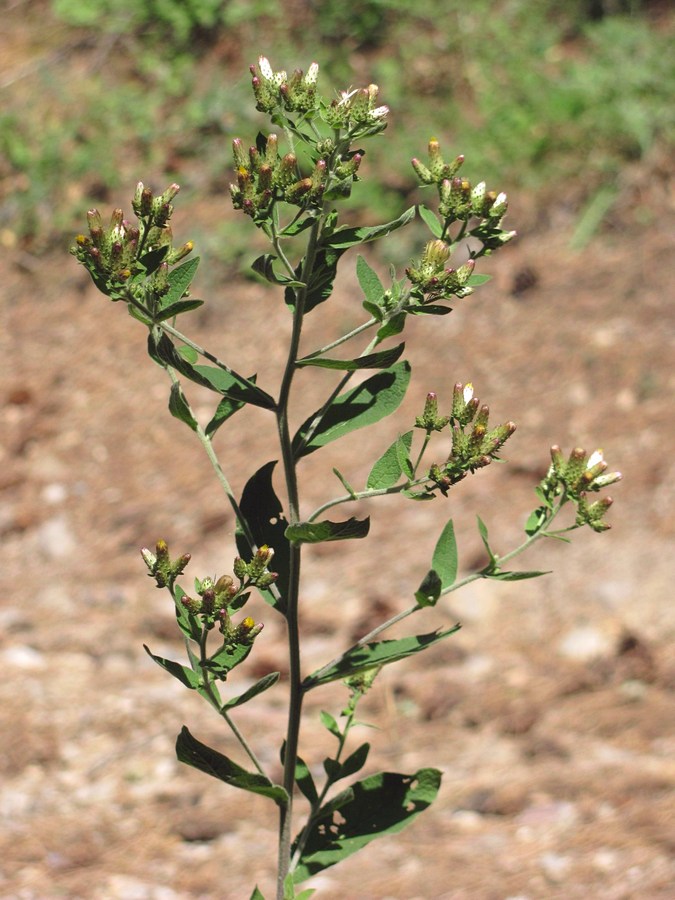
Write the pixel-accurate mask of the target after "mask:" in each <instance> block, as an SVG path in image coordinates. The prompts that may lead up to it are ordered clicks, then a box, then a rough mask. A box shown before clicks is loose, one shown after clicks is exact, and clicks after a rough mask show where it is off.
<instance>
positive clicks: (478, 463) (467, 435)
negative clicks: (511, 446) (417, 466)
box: [429, 383, 516, 495]
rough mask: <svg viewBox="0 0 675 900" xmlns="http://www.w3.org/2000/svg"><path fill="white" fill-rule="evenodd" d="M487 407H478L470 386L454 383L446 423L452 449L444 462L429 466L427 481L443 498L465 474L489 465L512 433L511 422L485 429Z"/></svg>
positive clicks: (478, 404) (487, 415)
mask: <svg viewBox="0 0 675 900" xmlns="http://www.w3.org/2000/svg"><path fill="white" fill-rule="evenodd" d="M489 415H490V408H489V406H486V405H483V406H481V405H480V401H479V400H478V398H477V397H474V395H473V385H472V384H470V383H468V384H466V385H462V384H459V383H458V384H456V385H455V387H454V390H453V401H452V412H451V414H450V416H449V417H448V418H449V422H450V426H451V429H452V450H451V452H450V455H449V456H448V458H447V460H446V462H445V463H444V464H443V465H442V466H441V465H433V466H431V469H430V470H429V478H430V479H431V480H432V481H433V482H434V484H435V485H436V486H437V487H438V488H440V490H441V493H442V494H444V495H447V492H448V489H449V488H450V487H451V486H452V485H453V484H457V482H458V481H461V480H462V479H463V478H465V477H466V475H467V474H468V473H469V472H475V471H476V469H482V468H484V467H485V466H489V465H490V463H491V462H492V460H493V459H499V457H498V453H499V451H500V450H501V448H502V446H503V445H504V444H505V443H506V441H507V440H508V439H509V438H510V437H511V435H512V434H513V432H514V431H515V430H516V426H515V424H514V423H513V422H505V423H504V424H503V425H498V426H497V427H496V428H492V429H490V428H488V418H489Z"/></svg>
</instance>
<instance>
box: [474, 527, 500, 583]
mask: <svg viewBox="0 0 675 900" xmlns="http://www.w3.org/2000/svg"><path fill="white" fill-rule="evenodd" d="M476 519H477V520H478V533H479V534H480V538H481V540H482V542H483V546H484V547H485V549H486V550H487V554H488V556H489V557H490V562H489V564H488V567H487V569H486V573H487V572H488V571H497V556H496V555H495V554H494V553H493V551H492V547H490V543H489V540H488V529H487V525H486V524H485V522H484V521H483V520H482V519H481V517H480V516H476Z"/></svg>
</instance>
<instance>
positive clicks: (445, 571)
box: [431, 519, 459, 590]
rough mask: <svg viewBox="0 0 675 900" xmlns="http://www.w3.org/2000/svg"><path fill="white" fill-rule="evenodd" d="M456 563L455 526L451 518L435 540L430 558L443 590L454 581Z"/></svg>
mask: <svg viewBox="0 0 675 900" xmlns="http://www.w3.org/2000/svg"><path fill="white" fill-rule="evenodd" d="M458 564H459V560H458V556H457V541H456V539H455V526H454V525H453V524H452V519H450V521H449V522H448V524H447V525H446V526H445V528H444V529H443V531H442V532H441V536H440V537H439V539H438V541H437V542H436V547H435V549H434V555H433V557H432V559H431V566H432V568H433V569H434V570H435V571H436V572H437V573H438V576H439V578H440V579H441V586H442V588H443V590H445V588H448V587H450V586H451V585H452V584H454V583H455V578H457V566H458Z"/></svg>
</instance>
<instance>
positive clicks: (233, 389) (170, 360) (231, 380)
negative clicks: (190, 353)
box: [148, 333, 276, 409]
mask: <svg viewBox="0 0 675 900" xmlns="http://www.w3.org/2000/svg"><path fill="white" fill-rule="evenodd" d="M148 354H149V355H150V357H151V358H152V359H154V360H155V361H156V362H158V363H159V364H160V365H161V366H165V365H166V366H171V368H173V369H175V370H176V371H177V372H180V374H181V375H184V376H185V378H188V379H189V380H190V381H194V383H195V384H200V385H202V386H203V387H207V388H210V389H211V390H212V391H215V392H216V393H218V394H223V395H224V396H227V397H230V398H231V399H233V400H241V401H243V402H244V403H251V404H253V406H260V407H262V408H263V409H274V407H275V406H276V404H275V401H274V397H270V395H269V394H267V393H266V392H265V391H263V390H261V388H259V387H257V385H256V384H255V382H254V381H252V380H250V379H248V378H244V377H243V375H239V374H238V373H237V372H235V371H234V370H233V369H225V368H222V367H219V366H195V365H193V364H192V363H190V362H188V360H187V359H185V358H184V356H183V355H182V353H180V352H179V351H178V350H177V349H176V347H174V345H173V342H172V341H171V340H170V339H169V338H168V337H167V335H165V334H162V335H161V336H160V337H159V340H157V339H156V337H155V335H154V334H153V333H150V334H149V335H148Z"/></svg>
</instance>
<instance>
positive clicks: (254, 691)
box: [221, 672, 279, 710]
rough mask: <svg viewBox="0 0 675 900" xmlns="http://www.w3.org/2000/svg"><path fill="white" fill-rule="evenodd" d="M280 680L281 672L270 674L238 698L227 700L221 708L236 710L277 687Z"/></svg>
mask: <svg viewBox="0 0 675 900" xmlns="http://www.w3.org/2000/svg"><path fill="white" fill-rule="evenodd" d="M278 680H279V672H270V673H269V675H263V677H262V678H261V679H259V680H258V681H256V683H255V684H254V685H252V686H251V687H250V688H249V689H248V690H246V691H244V693H243V694H239V696H238V697H233V698H232V699H231V700H226V701H225V703H223V705H222V706H221V710H225V709H234V707H235V706H241V705H242V704H243V703H248V701H249V700H252V699H253V698H254V697H257V696H258V694H262V693H263V691H266V690H268V688H271V687H272V686H273V685H275V684H276V683H277V681H278Z"/></svg>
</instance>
